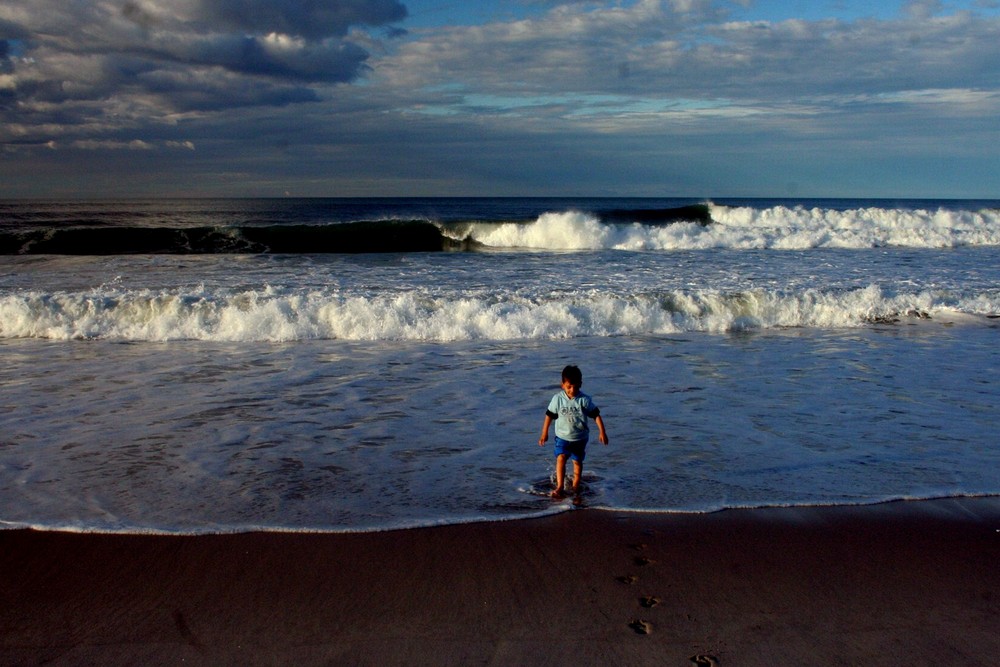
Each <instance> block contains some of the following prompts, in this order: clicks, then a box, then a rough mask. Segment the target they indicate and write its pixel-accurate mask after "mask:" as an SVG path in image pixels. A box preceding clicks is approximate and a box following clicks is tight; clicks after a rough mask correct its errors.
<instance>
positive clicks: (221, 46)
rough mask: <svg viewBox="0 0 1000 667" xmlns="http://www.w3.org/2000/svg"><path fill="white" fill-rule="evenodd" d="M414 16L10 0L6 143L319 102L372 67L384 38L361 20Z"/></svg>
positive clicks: (0, 121)
mask: <svg viewBox="0 0 1000 667" xmlns="http://www.w3.org/2000/svg"><path fill="white" fill-rule="evenodd" d="M405 16H406V9H405V7H404V6H403V5H402V4H401V3H400V2H398V1H397V0H328V1H325V2H320V1H317V0H169V1H160V2H154V1H153V0H126V1H125V2H120V3H116V2H99V1H98V0H85V1H80V2H65V0H8V1H6V2H4V3H3V4H2V5H0V143H4V142H11V141H14V140H18V141H23V140H25V138H26V137H27V138H29V139H30V140H31V141H36V142H40V143H46V142H49V141H52V140H55V141H57V142H58V141H70V140H72V139H74V138H83V139H88V138H91V137H93V136H94V135H95V134H101V133H105V132H115V131H121V130H125V129H129V128H138V127H141V126H143V125H148V124H149V123H157V122H164V123H174V122H176V119H177V118H178V114H187V113H191V112H196V111H202V112H212V111H217V110H219V109H224V108H236V107H247V106H254V105H261V106H284V105H288V104H292V103H299V102H311V101H316V100H318V99H320V94H319V92H318V88H317V87H319V86H324V85H331V84H343V83H350V82H353V81H355V80H356V79H357V78H358V77H359V76H360V75H361V74H362V73H363V72H365V71H366V63H367V61H368V59H369V57H370V51H369V49H370V46H371V45H372V44H377V42H376V41H375V38H373V37H371V36H369V35H367V34H365V33H364V31H363V29H364V28H379V27H385V28H391V27H392V26H391V25H390V24H391V23H393V22H397V21H399V20H401V19H403V18H404V17H405ZM52 105H61V107H60V109H59V110H58V112H56V111H54V110H53V108H52Z"/></svg>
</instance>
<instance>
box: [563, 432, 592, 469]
mask: <svg viewBox="0 0 1000 667" xmlns="http://www.w3.org/2000/svg"><path fill="white" fill-rule="evenodd" d="M563 454H565V455H566V456H568V457H569V458H571V459H572V460H574V461H579V462H580V463H583V460H584V459H585V458H587V441H586V440H563V439H562V438H560V437H558V436H556V456H562V455H563Z"/></svg>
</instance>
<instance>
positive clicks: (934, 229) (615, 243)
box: [471, 204, 1000, 250]
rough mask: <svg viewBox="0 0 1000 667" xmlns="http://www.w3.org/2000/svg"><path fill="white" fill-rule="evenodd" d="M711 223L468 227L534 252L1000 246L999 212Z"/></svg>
mask: <svg viewBox="0 0 1000 667" xmlns="http://www.w3.org/2000/svg"><path fill="white" fill-rule="evenodd" d="M710 212H711V220H712V222H711V223H709V224H703V223H701V222H673V223H670V224H665V225H648V224H643V223H638V222H636V223H631V224H628V223H626V224H606V223H603V222H602V221H601V220H600V219H599V218H598V217H597V216H596V215H595V214H591V213H585V212H579V211H565V212H558V213H546V214H544V215H541V216H539V217H538V219H537V220H535V221H534V222H531V223H528V224H518V223H506V224H499V225H477V226H473V228H472V230H471V236H472V238H473V239H474V240H476V241H477V242H479V243H481V244H483V245H485V246H487V247H491V248H497V249H503V248H531V249H538V250H706V249H718V248H730V249H738V250H745V249H773V250H805V249H810V248H852V249H864V248H880V247H910V248H952V247H961V246H981V245H1000V212H998V211H995V210H983V211H953V210H946V209H937V210H920V209H916V210H912V209H885V208H858V209H851V210H836V209H824V208H803V207H786V206H775V207H771V208H762V209H759V208H750V207H728V206H720V205H714V204H713V205H711V206H710Z"/></svg>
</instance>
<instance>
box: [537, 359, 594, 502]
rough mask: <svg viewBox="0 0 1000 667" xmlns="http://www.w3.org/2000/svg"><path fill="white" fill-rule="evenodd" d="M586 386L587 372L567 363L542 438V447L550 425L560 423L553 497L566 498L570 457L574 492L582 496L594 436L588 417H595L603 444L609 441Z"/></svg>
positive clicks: (539, 440) (547, 416) (557, 436)
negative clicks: (585, 392) (564, 487)
mask: <svg viewBox="0 0 1000 667" xmlns="http://www.w3.org/2000/svg"><path fill="white" fill-rule="evenodd" d="M582 386H583V373H581V372H580V369H579V368H577V367H576V366H567V367H566V368H564V369H563V372H562V391H561V392H559V393H558V394H556V395H555V396H553V397H552V400H551V401H549V407H548V409H547V410H546V411H545V422H544V423H543V424H542V436H541V437H540V438H538V446H539V447H544V446H545V443H546V441H548V439H549V426H550V425H551V424H552V421H553V420H555V422H556V488H555V489H554V490H553V491H552V497H553V498H563V497H564V495H565V494H564V492H563V485H564V484H565V483H566V459H567V458H569V459H572V460H573V495H574V496H577V497H579V493H580V479H581V478H582V475H583V459H584V458H585V457H586V456H587V440H589V439H590V428H589V427H588V426H587V417H590V418H591V419H593V420H594V423H595V424H597V428H598V430H599V431H600V434H599V435H598V438H599V439H600V441H601V444H602V445H606V444H608V433H607V431H606V430H605V429H604V419H602V418H601V411H600V410H598V409H597V406H596V405H594V401H593V400H592V399H591V398H590V396H588V395H587V394H584V393H583V392H582V391H580V387H582Z"/></svg>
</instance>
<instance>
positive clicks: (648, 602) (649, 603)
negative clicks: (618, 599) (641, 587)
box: [639, 595, 662, 609]
mask: <svg viewBox="0 0 1000 667" xmlns="http://www.w3.org/2000/svg"><path fill="white" fill-rule="evenodd" d="M660 602H662V600H660V598H658V597H656V596H655V595H647V596H646V597H641V598H639V604H641V605H642V606H643V607H645V608H646V609H652V608H653V607H655V606H656V605H658V604H660Z"/></svg>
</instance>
